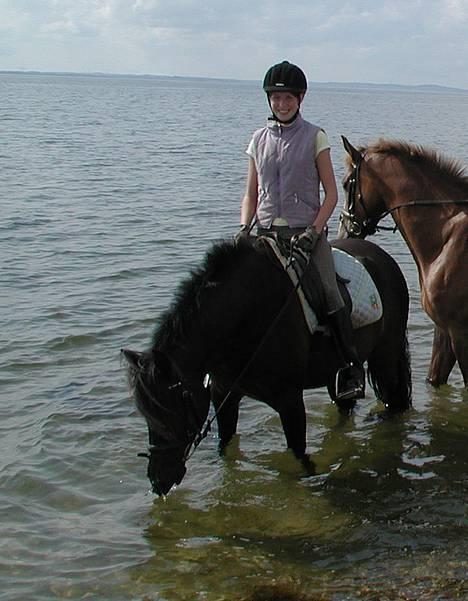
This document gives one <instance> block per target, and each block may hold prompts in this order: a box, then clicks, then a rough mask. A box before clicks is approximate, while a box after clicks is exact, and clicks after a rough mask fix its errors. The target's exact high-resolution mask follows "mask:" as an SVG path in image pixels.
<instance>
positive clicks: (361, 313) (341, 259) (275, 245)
mask: <svg viewBox="0 0 468 601" xmlns="http://www.w3.org/2000/svg"><path fill="white" fill-rule="evenodd" d="M256 245H257V246H258V247H259V249H260V248H262V249H263V250H264V251H265V252H266V254H267V256H268V257H269V258H270V259H271V261H272V262H273V263H274V264H275V265H276V266H277V267H278V268H280V269H283V270H285V271H286V273H287V274H288V276H289V277H290V279H291V282H292V284H293V286H294V287H295V288H296V289H297V294H298V298H299V301H300V304H301V307H302V311H303V313H304V317H305V320H306V323H307V326H308V328H309V330H310V332H311V334H314V333H315V332H317V331H325V332H328V327H327V307H326V301H325V294H324V290H323V286H322V282H321V278H320V275H319V273H318V271H317V268H316V267H315V265H314V263H313V261H309V260H308V257H307V254H306V253H304V252H303V251H302V250H300V249H298V248H295V247H294V246H293V245H291V243H290V242H289V241H288V240H284V239H281V238H279V237H278V236H276V234H275V233H272V234H268V235H262V236H259V237H258V238H257V241H256ZM332 256H333V260H334V262H335V269H336V272H337V273H336V279H337V284H338V289H339V291H340V293H341V296H342V298H343V301H344V303H345V305H346V306H347V307H348V308H349V310H350V312H351V323H352V325H353V328H359V327H362V326H364V325H368V324H371V323H374V322H376V321H378V320H379V319H380V318H381V317H382V314H383V309H382V301H381V298H380V295H379V292H378V290H377V288H376V286H375V284H374V281H373V280H372V278H371V276H370V275H369V273H368V272H367V270H366V269H365V268H364V266H363V265H362V263H360V262H359V261H358V260H357V259H356V258H355V257H353V256H352V255H349V254H348V253H346V252H345V251H343V250H341V249H337V248H333V247H332Z"/></svg>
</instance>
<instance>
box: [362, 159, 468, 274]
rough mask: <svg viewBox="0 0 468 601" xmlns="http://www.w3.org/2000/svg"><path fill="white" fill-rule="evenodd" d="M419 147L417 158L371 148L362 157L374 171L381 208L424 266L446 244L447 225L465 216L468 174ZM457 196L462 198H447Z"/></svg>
mask: <svg viewBox="0 0 468 601" xmlns="http://www.w3.org/2000/svg"><path fill="white" fill-rule="evenodd" d="M419 152H420V154H419V155H418V156H417V157H416V158H417V159H418V160H416V159H415V156H413V155H412V154H411V153H409V154H408V155H406V154H403V153H399V154H397V153H395V154H390V153H374V154H370V155H368V156H367V159H366V162H367V164H368V165H369V166H370V167H371V168H372V170H373V171H374V173H376V174H377V175H378V178H379V180H380V191H381V194H382V195H383V196H384V198H385V204H386V210H387V211H388V212H390V213H391V215H392V217H393V219H394V221H395V223H396V225H397V226H398V229H399V230H400V232H401V234H402V236H403V238H404V239H405V241H406V243H407V245H408V247H409V249H410V251H411V253H412V254H413V256H414V258H415V260H416V262H417V264H418V267H419V268H420V269H423V270H424V268H425V265H428V264H430V263H432V262H433V261H434V260H435V258H436V257H437V256H438V255H439V254H440V252H441V250H442V248H443V246H444V245H445V244H446V243H447V240H448V238H449V237H450V235H451V231H452V229H453V227H452V226H453V224H455V223H458V222H459V221H460V219H468V178H467V177H465V176H464V175H463V170H462V169H461V168H460V167H459V166H457V165H456V164H454V163H448V162H446V161H445V162H444V161H441V160H440V159H439V158H438V157H437V156H436V155H434V154H430V155H428V156H425V155H424V154H423V151H422V150H420V151H419ZM382 191H383V192H382ZM457 200H461V201H464V202H461V203H459V204H457V203H456V202H451V201H457ZM463 213H464V214H465V217H463Z"/></svg>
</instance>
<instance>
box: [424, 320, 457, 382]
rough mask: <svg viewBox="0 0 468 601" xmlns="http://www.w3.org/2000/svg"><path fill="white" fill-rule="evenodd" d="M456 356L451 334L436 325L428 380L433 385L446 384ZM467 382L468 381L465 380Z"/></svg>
mask: <svg viewBox="0 0 468 601" xmlns="http://www.w3.org/2000/svg"><path fill="white" fill-rule="evenodd" d="M455 361H456V357H455V353H454V352H453V349H452V341H451V340H450V336H449V335H448V334H447V332H445V331H444V330H442V329H441V328H439V327H438V326H435V327H434V339H433V342H432V357H431V363H430V365H429V373H428V374H427V378H426V379H427V381H428V382H429V383H430V384H431V385H432V386H441V385H442V384H446V383H447V380H448V377H449V375H450V372H451V371H452V369H453V366H454V365H455ZM465 382H466V381H465Z"/></svg>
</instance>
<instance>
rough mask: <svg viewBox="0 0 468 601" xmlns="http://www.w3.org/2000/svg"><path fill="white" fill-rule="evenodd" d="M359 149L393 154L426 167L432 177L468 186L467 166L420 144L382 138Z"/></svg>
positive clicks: (362, 151)
mask: <svg viewBox="0 0 468 601" xmlns="http://www.w3.org/2000/svg"><path fill="white" fill-rule="evenodd" d="M359 151H360V152H361V153H362V154H365V153H369V154H370V153H377V154H384V155H388V156H393V157H395V158H397V159H399V160H400V161H402V162H403V163H405V164H406V165H408V166H410V167H411V166H418V167H420V168H422V169H424V170H425V171H426V172H427V174H428V175H429V174H430V175H431V176H432V177H435V178H437V179H440V178H443V179H444V180H445V181H446V182H447V183H451V184H452V185H457V186H466V187H468V174H467V172H466V168H465V167H464V166H463V165H462V164H461V163H460V162H459V161H457V160H456V159H453V158H449V157H446V156H443V155H442V154H440V153H439V152H438V151H436V150H434V149H430V148H425V147H424V146H421V145H419V144H412V143H409V142H404V141H402V140H389V139H385V138H381V139H380V140H377V142H375V143H373V144H371V145H369V146H367V147H364V146H363V147H360V148H359Z"/></svg>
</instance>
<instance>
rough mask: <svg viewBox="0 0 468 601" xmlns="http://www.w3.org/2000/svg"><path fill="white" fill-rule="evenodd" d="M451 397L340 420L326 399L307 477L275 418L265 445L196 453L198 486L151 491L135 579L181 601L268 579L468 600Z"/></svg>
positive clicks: (465, 424) (465, 462) (458, 438)
mask: <svg viewBox="0 0 468 601" xmlns="http://www.w3.org/2000/svg"><path fill="white" fill-rule="evenodd" d="M311 396H313V395H311ZM453 396H454V395H453V394H448V395H444V394H443V393H442V392H441V391H438V392H437V394H435V395H434V396H433V398H432V400H431V405H430V409H429V410H428V411H427V412H426V411H425V412H418V411H417V410H415V409H413V410H411V411H410V412H408V413H407V414H406V415H404V416H400V417H396V418H392V419H380V418H379V417H378V415H372V414H371V413H370V412H371V410H372V409H373V407H372V405H371V404H370V403H365V404H364V405H361V406H360V408H359V409H358V411H357V412H356V415H355V416H354V417H353V418H352V419H350V420H347V421H342V420H341V419H340V417H338V416H337V414H336V410H335V409H334V408H333V407H331V406H323V405H322V406H321V412H320V413H319V414H317V412H316V415H315V418H316V419H317V418H318V423H315V424H313V425H312V424H311V425H310V434H312V436H313V435H314V434H315V435H317V437H318V438H320V440H316V441H314V443H313V444H312V445H311V446H312V448H313V455H314V459H315V460H316V461H317V465H318V471H319V474H318V475H317V476H314V477H304V476H303V475H302V474H301V470H300V467H299V466H298V464H297V462H295V460H294V458H293V457H292V456H290V455H289V454H288V453H279V452H278V451H277V450H276V451H275V450H274V447H275V446H276V443H278V442H280V441H279V440H278V439H279V438H280V437H281V431H280V430H281V428H280V426H279V424H278V432H277V433H276V435H274V440H272V439H270V444H271V448H270V449H267V448H265V446H264V448H263V449H260V451H259V452H258V453H255V452H254V451H253V450H252V449H251V450H250V451H249V452H248V453H246V452H245V451H242V447H243V437H242V436H241V437H240V440H239V439H238V440H236V441H235V443H234V445H233V448H231V449H229V452H228V456H227V457H226V458H225V459H219V458H216V459H214V457H213V455H212V453H211V451H212V449H210V450H208V449H203V450H201V451H200V455H199V457H198V458H197V465H196V466H190V467H189V470H191V469H194V468H195V469H196V470H197V476H196V480H198V479H199V478H206V479H207V482H206V485H207V486H206V488H205V487H204V486H198V487H197V490H192V489H191V485H190V484H189V485H188V486H184V487H181V488H180V489H178V490H175V491H174V492H172V493H171V494H170V495H169V496H168V497H167V499H166V500H165V501H162V502H161V501H155V503H154V504H153V508H152V511H151V520H150V521H151V523H150V524H149V525H148V527H147V530H146V536H147V538H148V540H149V542H150V544H151V547H152V548H153V552H154V554H153V557H152V558H151V559H150V560H149V562H148V563H147V565H146V566H144V567H142V566H140V567H139V568H138V570H137V571H136V574H138V576H137V578H138V579H143V581H144V582H145V583H146V585H148V586H150V585H152V586H154V587H156V588H157V590H158V591H165V592H166V594H168V595H169V597H168V598H171V599H187V600H188V599H193V598H197V599H213V600H214V599H220V598H223V599H229V600H231V599H232V600H235V599H240V598H241V595H247V594H248V592H249V590H252V588H254V585H255V586H257V585H258V584H259V583H269V584H271V583H275V582H283V583H284V582H293V583H294V582H295V583H300V587H301V590H304V591H308V592H309V593H310V592H311V591H312V592H313V591H315V592H317V593H319V592H321V593H322V594H324V593H326V594H327V595H329V597H325V598H330V599H331V598H333V599H350V598H353V599H354V598H356V599H357V598H376V599H377V598H378V599H385V598H388V599H399V598H402V599H406V598H408V599H413V598H415V599H419V598H427V599H463V598H465V597H464V595H468V588H467V582H466V570H467V567H468V562H467V560H466V557H467V550H468V547H467V542H466V530H467V526H468V524H467V515H466V499H467V493H468V485H467V475H468V454H467V453H466V449H465V447H466V431H467V428H468V405H467V404H466V403H463V402H462V401H461V400H460V399H458V400H456V399H454V398H451V397H453ZM310 402H313V399H310ZM266 426H267V427H268V424H266ZM257 427H258V428H262V424H260V423H259V424H257ZM277 448H279V447H277ZM205 461H207V463H205ZM210 462H211V463H210ZM213 478H214V479H215V480H216V481H217V484H216V486H215V487H214V486H213ZM204 490H206V492H203V491H204ZM156 575H157V576H156ZM389 583H391V584H389ZM194 591H197V593H196V597H194ZM213 591H216V592H213ZM377 591H380V593H379V594H381V595H382V596H380V597H379V596H376V593H377ZM398 591H400V594H401V595H403V594H407V595H408V597H404V596H401V597H400V596H392V594H393V595H397V593H398ZM169 593H170V594H169ZM161 594H163V593H161ZM350 594H352V595H356V596H355V597H350V596H349V595H350ZM385 595H389V596H385ZM418 595H420V597H418ZM431 595H432V596H431Z"/></svg>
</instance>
